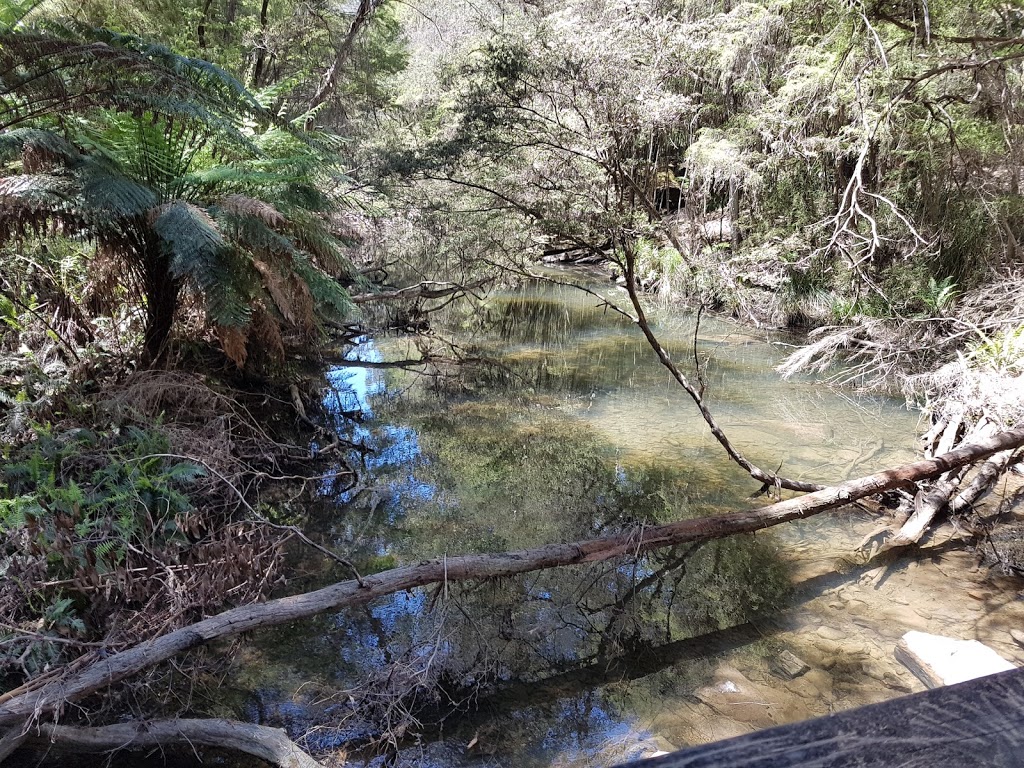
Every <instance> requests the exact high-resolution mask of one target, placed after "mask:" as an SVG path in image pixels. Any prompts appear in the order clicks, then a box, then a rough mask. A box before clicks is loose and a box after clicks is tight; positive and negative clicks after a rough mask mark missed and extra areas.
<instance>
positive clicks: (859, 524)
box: [232, 284, 1024, 768]
mask: <svg viewBox="0 0 1024 768" xmlns="http://www.w3.org/2000/svg"><path fill="white" fill-rule="evenodd" d="M602 290H603V291H606V292H607V294H608V296H609V298H612V299H615V300H617V301H620V302H622V301H624V299H625V297H624V295H623V294H619V293H617V292H616V290H617V289H614V288H613V287H608V288H602ZM597 304H598V302H597V300H596V299H595V298H594V297H593V296H588V295H585V294H583V293H581V292H579V291H576V290H574V289H572V288H567V287H561V286H556V285H551V284H533V285H528V286H526V287H524V288H522V289H520V290H517V291H514V292H509V293H505V294H498V295H492V296H490V297H489V298H488V299H487V300H486V302H484V303H481V304H478V305H476V306H474V307H473V308H472V309H461V310H456V309H453V310H452V311H450V312H448V313H447V314H446V315H445V317H444V321H443V322H444V323H445V325H446V326H447V327H446V329H445V333H446V334H448V335H449V337H450V338H453V339H455V341H456V342H457V343H458V344H459V345H460V350H461V352H462V353H464V354H465V353H469V354H471V355H474V356H479V357H487V358H489V359H491V360H492V361H493V364H488V365H481V366H473V367H463V368H459V369H456V368H454V367H451V368H450V369H448V370H446V371H444V375H440V376H435V377H425V376H420V375H417V374H416V373H414V372H410V371H408V370H403V369H395V368H387V367H383V366H380V365H379V364H380V363H382V362H386V361H389V360H405V359H410V358H417V357H418V356H419V352H418V348H417V347H416V345H415V344H414V343H413V342H412V341H410V340H408V339H403V338H384V339H375V340H366V341H365V342H364V343H363V344H361V345H359V346H358V347H356V348H354V349H351V350H349V351H347V353H346V357H347V362H344V363H343V364H339V365H337V366H335V367H333V368H332V369H331V371H330V373H329V376H328V379H329V382H330V388H329V390H328V392H327V394H326V397H325V401H324V405H325V408H326V409H327V410H328V411H329V412H331V413H334V414H335V415H336V416H337V424H338V427H339V429H340V428H344V429H345V430H347V431H348V432H349V433H350V434H351V436H352V437H353V438H354V439H357V440H360V441H362V442H364V443H365V444H366V445H367V446H368V447H369V448H371V449H372V452H370V453H368V454H366V456H365V458H364V459H363V460H362V461H363V466H362V470H361V477H360V481H359V484H358V485H357V486H356V487H355V488H351V489H343V488H342V487H341V486H340V485H339V484H337V483H335V482H333V481H332V480H331V479H330V478H329V477H328V478H327V479H325V480H324V481H323V482H322V484H321V486H320V488H319V493H318V501H317V503H316V504H315V505H314V506H313V508H312V511H311V512H309V514H308V522H307V533H308V534H309V535H310V536H313V537H316V538H317V539H319V540H320V541H322V542H323V543H324V544H326V545H329V546H331V547H333V548H335V549H336V550H337V551H339V552H341V553H343V554H344V555H345V556H346V557H348V558H350V559H351V560H352V561H353V562H354V563H355V564H356V566H357V567H358V568H360V569H361V570H362V571H363V572H368V571H371V572H372V571H375V570H381V569H383V568H388V567H392V566H394V565H397V564H403V563H409V562H416V561H418V560H421V559H425V558H433V557H443V556H445V555H454V554H460V553H468V552H487V551H501V550H508V549H518V548H524V547H530V546H536V545H539V544H543V543H546V542H556V541H570V540H575V539H580V538H589V537H594V536H599V535H601V534H602V533H610V532H613V531H616V530H620V529H622V528H623V527H625V526H628V525H633V524H638V523H640V524H643V523H658V522H667V521H670V520H677V519H681V518H688V517H696V516H705V515H711V514H717V513H722V512H726V511H731V510H737V509H743V508H749V507H751V506H754V505H758V504H763V503H764V500H763V498H762V499H760V500H758V499H751V498H749V497H750V495H751V494H752V493H753V492H754V491H756V490H757V484H756V483H754V482H753V481H752V480H751V479H750V478H749V477H748V476H746V474H745V473H744V472H742V470H740V469H738V468H737V467H735V466H734V465H733V464H732V463H731V462H730V461H729V460H728V458H727V457H726V456H725V454H724V452H723V451H722V449H721V447H720V446H719V445H718V444H717V442H715V440H714V439H713V437H712V436H711V434H710V432H709V431H708V429H707V428H706V426H705V425H704V423H703V422H702V420H701V419H700V417H699V414H698V413H697V411H696V409H695V408H694V407H693V404H692V403H691V402H690V401H689V399H688V398H687V397H686V395H685V393H684V392H683V391H682V390H681V389H680V388H679V387H678V386H677V385H676V384H675V383H674V382H673V381H672V380H671V379H670V377H669V376H668V374H667V373H666V372H665V371H664V369H662V368H661V367H660V366H658V365H657V363H656V360H655V358H654V355H653V353H652V352H651V351H650V349H649V348H648V347H647V346H646V345H645V343H644V342H643V340H642V338H641V336H640V334H639V332H638V331H637V330H636V329H635V328H634V327H632V326H631V324H630V323H629V322H628V321H626V320H625V319H624V318H622V317H621V316H619V315H617V314H615V313H614V312H611V311H608V310H607V309H602V308H600V307H598V306H597ZM653 317H654V321H655V324H656V332H657V333H658V334H659V336H660V338H661V339H662V343H663V344H664V345H665V346H666V347H667V348H668V349H669V350H670V351H671V352H672V356H673V358H674V359H675V360H677V361H680V364H681V366H682V367H683V368H684V370H692V368H693V357H694V347H693V344H694V338H695V327H694V326H695V318H693V317H692V316H684V315H680V314H679V313H678V312H675V311H670V310H667V309H663V310H661V311H655V312H654V313H653ZM791 341H792V340H791V339H788V338H786V337H784V336H781V335H776V334H771V333H755V332H753V331H751V330H750V329H747V328H743V327H740V326H737V325H735V324H733V323H731V322H728V321H725V320H722V319H719V318H714V317H705V318H704V319H703V321H702V322H701V324H700V327H699V329H698V330H697V331H696V356H697V358H698V359H699V360H701V362H702V364H703V363H705V361H706V371H707V373H706V378H707V392H706V397H707V400H708V403H709V405H710V407H711V409H712V411H713V412H714V413H715V415H716V417H717V418H718V419H719V421H720V423H721V425H722V426H723V428H724V429H725V431H726V433H727V434H728V435H729V437H730V438H731V440H732V441H733V442H734V444H735V445H736V446H737V447H738V448H739V449H740V450H741V451H743V452H744V453H745V454H746V455H748V457H749V458H751V459H752V460H753V461H754V462H755V463H756V464H759V465H760V466H762V467H764V468H765V469H768V470H774V469H776V467H779V466H781V471H782V473H783V474H786V475H788V476H790V477H796V478H801V479H808V480H812V481H817V482H822V483H833V482H837V481H840V480H844V479H848V478H851V477H856V476H860V475H864V474H868V473H869V472H872V471H876V470H879V469H882V468H885V467H889V466H894V465H897V464H900V463H903V462H906V461H909V460H911V459H912V458H913V457H914V440H915V435H916V433H917V428H918V415H917V414H916V413H914V412H912V411H910V410H908V409H907V408H905V407H904V406H903V404H902V403H901V402H899V401H896V400H893V399H889V398H885V397H877V396H873V397H867V396H860V395H853V394H851V393H849V392H839V391H835V390H832V389H829V388H826V387H824V386H822V385H820V384H817V383H815V382H813V381H811V380H790V381H782V380H780V378H779V376H778V374H776V373H775V372H774V367H775V366H776V365H777V364H778V363H779V362H780V361H781V360H782V359H783V357H784V356H785V354H786V353H787V351H788V350H789V349H790V347H789V346H788V344H789V342H791ZM353 361H366V362H370V363H374V364H376V365H372V366H360V365H359V364H358V363H357V362H353ZM356 410H358V411H361V412H362V414H363V421H362V423H361V424H360V425H358V426H356V427H355V428H353V427H352V425H351V423H350V422H348V421H346V420H344V419H343V418H342V417H341V415H340V414H341V413H342V412H351V411H356ZM353 429H354V431H353ZM878 522H879V521H878V520H876V519H875V518H873V517H872V516H871V515H869V514H868V513H867V512H865V511H861V510H857V509H844V510H839V511H837V512H833V513H825V514H822V515H819V516H817V517H814V518H811V519H808V520H804V521H800V522H798V523H790V524H787V525H784V526H780V527H777V528H773V529H771V530H768V531H764V532H762V533H758V534H756V535H751V536H743V537H734V538H732V539H728V540H723V541H716V542H710V543H706V544H703V545H700V546H693V545H685V546H681V547H675V548H672V549H668V550H665V551H661V552H657V553H652V554H650V555H647V556H644V557H642V558H641V559H639V560H637V561H636V562H631V561H626V562H618V563H604V564H597V565H592V566H588V567H573V568H565V569H556V570H552V571H543V572H539V573H535V574H530V575H527V576H523V577H519V578H509V579H500V580H495V581H489V582H485V583H481V584H476V585H473V586H461V587H456V586H452V587H450V588H448V587H441V588H438V589H430V590H419V591H415V592H411V593H401V594H397V595H393V596H391V597H390V598H387V599H385V600H382V601H379V602H377V603H374V604H373V605H371V606H369V607H367V608H365V609H359V610H352V611H345V612H342V613H339V614H336V615H331V616H324V617H320V618H318V619H316V620H314V621H309V622H304V623H302V624H300V625H294V626H290V627H284V628H280V629H278V630H275V631H271V632H267V633H261V634H260V635H259V636H258V637H256V638H254V639H253V640H252V642H251V644H250V645H249V646H248V647H247V648H246V649H245V650H244V652H243V653H241V654H240V655H239V659H238V661H239V662H240V663H239V664H238V667H239V670H240V671H239V673H238V674H237V675H236V676H235V678H234V679H233V682H232V685H233V687H234V689H235V691H236V692H237V696H236V697H235V699H234V701H235V702H236V703H237V706H238V707H240V708H241V709H242V710H243V711H244V713H245V716H247V717H248V718H249V719H252V720H256V721H259V722H264V723H268V724H272V725H283V726H285V727H288V728H289V730H290V731H291V732H292V734H293V735H297V734H298V733H301V732H304V731H310V736H309V737H308V742H307V743H308V744H309V745H310V746H311V747H312V748H314V749H319V750H328V751H330V750H335V751H336V754H338V756H346V755H347V757H348V758H349V759H350V760H352V762H353V764H356V765H361V764H363V762H364V761H366V762H368V764H370V765H378V764H379V765H383V764H384V761H385V758H384V757H379V756H378V757H373V756H372V753H369V752H367V753H366V754H363V753H362V752H360V750H359V749H358V748H357V747H353V746H352V744H356V745H358V744H359V743H361V742H365V741H367V740H374V739H376V740H378V741H382V742H384V743H390V745H391V754H390V756H389V757H388V758H387V759H391V760H393V761H394V762H393V763H390V764H394V765H400V766H414V765H416V766H424V767H430V768H442V767H445V768H448V767H450V768H455V767H456V766H481V767H484V766H486V767H488V768H490V767H491V766H524V767H527V768H530V767H533V766H537V767H538V768H539V767H540V766H559V767H564V768H570V767H571V768H583V767H584V766H587V767H593V768H598V767H599V766H612V765H616V764H618V763H621V762H623V761H625V760H628V759H633V758H637V757H643V756H646V755H650V754H652V753H653V752H655V751H657V750H672V749H679V748H682V747H685V746H688V745H692V744H699V743H705V742H708V741H713V740H717V739H721V738H725V737H729V736H733V735H738V734H741V733H746V732H748V731H750V730H753V729H758V728H764V727H769V726H771V725H775V724H781V723H785V722H792V721H796V720H800V719H805V718H808V717H813V716H817V715H822V714H826V713H828V712H831V711H835V710H838V709H846V708H850V707H853V706H858V705H862V704H866V703H871V702H875V701H880V700H884V699H887V698H891V697H893V696H897V695H901V694H902V693H906V692H909V691H913V690H921V689H922V686H921V684H920V683H918V681H917V680H916V679H915V678H913V677H912V676H911V675H910V674H909V673H908V672H906V670H904V669H903V668H902V667H901V666H900V665H899V664H897V663H896V662H895V661H894V659H893V657H892V647H893V645H894V644H895V642H896V640H898V638H899V637H900V636H901V635H902V634H903V633H904V632H906V631H907V630H910V629H919V630H924V631H931V632H938V633H943V634H952V635H954V636H959V637H965V638H967V637H976V638H978V639H980V640H983V641H985V642H988V643H989V644H991V645H993V647H995V648H996V649H997V650H999V651H1000V652H1001V653H1003V655H1005V656H1007V657H1008V658H1017V659H1019V658H1020V657H1019V656H1016V655H1015V654H1017V653H1019V651H1020V649H1019V648H1017V647H1016V646H1014V645H1013V643H1012V642H1011V640H1010V638H1009V635H1008V634H1007V633H1008V628H1010V627H1012V626H1019V625H1020V622H1021V620H1022V618H1024V612H1022V610H1021V605H1022V602H1021V600H1020V599H1018V598H1019V591H1018V590H1019V583H1011V584H1010V585H1009V587H1007V588H995V587H994V586H993V585H994V583H995V582H994V581H993V579H996V581H998V578H997V577H992V576H991V575H990V574H988V573H986V572H985V571H984V570H979V569H978V568H977V567H976V565H975V563H974V560H973V556H972V555H971V554H970V553H969V552H967V551H965V550H964V549H962V548H961V547H959V546H957V544H956V542H955V541H951V539H952V538H955V532H953V531H946V532H945V533H944V534H942V535H940V536H936V537H933V540H932V541H931V542H929V544H928V546H926V547H924V548H922V549H921V550H920V551H918V552H916V553H914V554H913V555H906V556H903V557H901V558H897V559H893V560H891V561H888V562H886V563H884V564H879V563H877V562H874V561H872V562H866V560H867V558H866V557H864V556H860V555H858V554H857V552H858V549H857V548H858V545H859V543H860V542H861V540H862V539H863V538H864V536H865V535H866V534H867V533H870V532H871V531H872V529H874V528H875V527H876V526H877V524H878ZM300 569H301V572H302V575H301V576H300V577H299V578H298V579H297V580H296V581H295V582H294V583H293V585H292V586H291V587H290V589H291V588H305V587H312V586H317V585H319V584H322V583H326V582H327V581H331V580H337V579H340V578H348V576H349V574H346V573H345V572H344V569H343V568H339V566H337V565H336V564H332V563H329V562H319V561H316V560H306V561H304V562H303V563H301V564H300ZM1003 586H1004V587H1005V586H1006V585H1003ZM788 654H793V655H795V656H796V657H797V658H798V659H799V660H800V661H802V662H803V663H804V664H805V665H806V667H807V668H808V669H807V671H805V672H804V673H803V674H800V675H799V676H797V677H795V678H793V679H790V678H789V674H788V673H787V672H786V671H785V670H784V669H782V668H781V666H780V663H779V660H780V659H781V658H784V657H786V658H788ZM451 709H456V710H458V711H457V712H456V714H454V715H451V716H450V717H448V718H447V719H445V720H444V721H443V722H441V715H442V714H443V713H446V712H447V711H449V710H451ZM310 729H312V730H310ZM346 744H347V745H348V746H347V747H346V746H343V745H346ZM346 748H347V749H348V750H349V752H348V753H345V752H344V749H346Z"/></svg>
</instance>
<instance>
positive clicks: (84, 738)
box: [22, 718, 323, 768]
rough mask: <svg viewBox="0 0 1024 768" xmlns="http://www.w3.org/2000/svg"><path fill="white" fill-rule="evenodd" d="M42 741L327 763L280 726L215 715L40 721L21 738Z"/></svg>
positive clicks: (79, 747)
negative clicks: (210, 750) (87, 722)
mask: <svg viewBox="0 0 1024 768" xmlns="http://www.w3.org/2000/svg"><path fill="white" fill-rule="evenodd" d="M35 742H43V746H44V748H46V749H47V750H49V748H50V747H51V746H52V747H55V748H56V749H58V750H60V751H69V750H73V751H75V752H110V753H113V752H117V751H120V750H122V749H144V748H147V747H169V746H174V745H181V746H188V747H194V746H201V747H217V748H218V749H228V750H232V751H235V752H242V753H244V754H247V755H253V756H254V757H258V758H260V759H261V760H266V761H267V762H268V763H270V764H272V765H276V766H279V767H280V768H323V764H322V763H320V762H317V761H316V760H314V759H313V758H312V757H310V756H309V755H308V754H306V753H305V752H304V751H303V750H302V748H301V747H299V745H298V744H296V743H295V742H293V741H292V740H291V739H289V738H288V736H287V734H285V732H284V731H283V730H281V729H280V728H269V727H267V726H265V725H254V724H253V723H241V722H239V721H237V720H221V719H217V718H210V719H195V720H147V721H139V722H133V723H118V724H116V725H104V726H99V727H95V728H90V727H77V726H70V725H54V724H53V723H39V724H38V725H37V726H35V727H34V728H33V729H32V732H30V733H28V734H24V735H23V737H22V744H23V746H31V745H32V744H33V743H35Z"/></svg>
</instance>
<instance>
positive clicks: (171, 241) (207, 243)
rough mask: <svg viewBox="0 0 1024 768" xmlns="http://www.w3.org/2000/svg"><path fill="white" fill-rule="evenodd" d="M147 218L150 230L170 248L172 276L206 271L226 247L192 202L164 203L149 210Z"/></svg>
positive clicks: (216, 231)
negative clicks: (151, 228)
mask: <svg viewBox="0 0 1024 768" xmlns="http://www.w3.org/2000/svg"><path fill="white" fill-rule="evenodd" d="M149 220H150V223H151V225H152V227H153V231H154V232H156V234H157V235H158V236H159V237H160V239H161V240H163V242H164V243H166V244H167V245H168V247H169V250H170V253H171V272H172V274H173V275H174V276H175V277H190V276H192V275H193V274H195V273H200V272H203V271H206V270H208V269H209V268H210V265H211V264H212V263H213V262H215V261H216V259H217V255H218V254H219V253H220V252H221V251H223V250H224V249H225V248H226V246H227V244H226V243H225V242H224V238H223V237H221V234H220V231H219V230H218V229H217V225H216V223H215V222H214V220H213V219H212V218H211V217H210V215H209V214H208V213H207V212H206V211H204V210H203V209H202V208H199V207H198V206H195V205H192V203H187V202H184V201H182V200H175V201H174V202H171V203H165V204H164V205H161V206H158V207H156V208H154V209H152V210H151V211H150V212H149Z"/></svg>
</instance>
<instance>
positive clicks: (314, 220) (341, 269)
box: [289, 209, 356, 275]
mask: <svg viewBox="0 0 1024 768" xmlns="http://www.w3.org/2000/svg"><path fill="white" fill-rule="evenodd" d="M290 219H291V221H290V223H289V234H290V235H291V237H292V238H293V239H294V241H295V244H296V245H297V246H298V247H299V248H300V249H302V250H304V251H306V252H307V253H309V254H311V255H312V256H313V258H314V260H315V261H316V263H317V265H319V266H320V268H321V269H323V270H324V271H326V272H330V273H331V274H335V275H337V274H343V273H344V274H351V273H352V272H355V271H356V270H355V268H354V267H353V266H352V262H351V261H349V259H348V256H347V255H346V254H345V250H344V248H343V247H342V246H343V243H342V242H341V241H340V240H339V239H338V238H337V237H335V236H334V235H333V234H332V233H331V231H330V229H328V226H327V223H326V222H325V221H324V220H323V218H321V217H320V216H317V215H316V214H314V213H310V212H309V211H305V210H301V209H298V210H294V211H291V215H290Z"/></svg>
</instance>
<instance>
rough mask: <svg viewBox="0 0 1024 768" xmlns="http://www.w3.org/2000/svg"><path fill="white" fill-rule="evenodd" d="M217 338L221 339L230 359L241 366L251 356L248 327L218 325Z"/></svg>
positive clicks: (222, 346)
mask: <svg viewBox="0 0 1024 768" xmlns="http://www.w3.org/2000/svg"><path fill="white" fill-rule="evenodd" d="M217 338H218V339H220V345H221V348H222V349H223V350H224V354H225V355H227V356H228V359H229V360H231V362H233V363H234V364H235V365H236V366H238V367H239V368H242V367H244V366H245V360H246V358H247V357H248V356H249V348H248V345H247V342H248V340H249V332H248V329H247V328H243V327H239V326H236V325H218V326H217Z"/></svg>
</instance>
